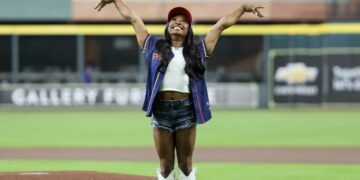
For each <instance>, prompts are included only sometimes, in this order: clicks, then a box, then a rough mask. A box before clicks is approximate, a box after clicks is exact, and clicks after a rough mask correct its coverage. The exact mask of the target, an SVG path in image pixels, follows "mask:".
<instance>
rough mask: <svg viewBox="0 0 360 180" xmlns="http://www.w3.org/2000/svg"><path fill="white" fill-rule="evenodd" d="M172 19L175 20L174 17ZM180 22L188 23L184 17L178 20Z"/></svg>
mask: <svg viewBox="0 0 360 180" xmlns="http://www.w3.org/2000/svg"><path fill="white" fill-rule="evenodd" d="M171 20H172V21H176V18H172V19H171ZM180 21H181V22H184V23H188V22H187V21H186V20H185V19H182V20H180Z"/></svg>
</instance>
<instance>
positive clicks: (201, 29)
mask: <svg viewBox="0 0 360 180" xmlns="http://www.w3.org/2000/svg"><path fill="white" fill-rule="evenodd" d="M146 27H147V29H148V31H149V32H150V33H151V34H154V35H162V34H163V32H164V27H165V26H164V25H147V26H146ZM210 28H211V25H194V32H195V34H197V35H205V34H206V33H207V32H209V30H210ZM78 34H79V35H134V34H135V32H134V30H133V28H132V26H131V25H0V35H78ZM275 34H285V35H301V34H305V35H321V34H360V23H327V24H281V25H234V26H232V27H231V28H229V29H227V30H226V31H225V32H224V33H223V35H275Z"/></svg>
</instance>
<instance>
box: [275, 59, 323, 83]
mask: <svg viewBox="0 0 360 180" xmlns="http://www.w3.org/2000/svg"><path fill="white" fill-rule="evenodd" d="M318 74H319V70H318V69H317V68H316V67H307V66H306V65H305V64H304V63H289V64H287V65H286V66H285V67H279V68H278V69H277V70H276V73H275V80H276V81H278V82H286V83H287V84H304V83H306V82H313V81H315V80H316V77H317V76H318Z"/></svg>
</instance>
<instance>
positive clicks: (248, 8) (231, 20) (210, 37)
mask: <svg viewBox="0 0 360 180" xmlns="http://www.w3.org/2000/svg"><path fill="white" fill-rule="evenodd" d="M262 8H264V7H263V6H257V5H249V4H244V5H242V6H241V7H239V8H237V9H236V10H234V11H233V12H231V13H230V14H227V15H225V16H224V17H222V18H221V19H220V20H219V21H218V22H217V23H216V24H215V25H214V26H213V27H212V28H211V29H210V31H209V32H208V34H207V35H206V37H205V44H206V52H207V54H208V55H210V54H212V52H213V51H214V49H215V46H216V43H217V41H218V39H219V38H220V36H221V33H222V32H223V31H224V30H225V29H227V28H229V27H231V26H232V25H234V24H235V23H236V22H237V21H238V20H239V18H240V17H241V16H242V15H243V14H244V13H246V12H251V13H254V14H256V15H257V16H258V17H259V18H263V17H264V16H263V15H262V14H261V13H260V11H259V9H262Z"/></svg>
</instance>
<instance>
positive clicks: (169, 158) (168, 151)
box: [154, 128, 175, 178]
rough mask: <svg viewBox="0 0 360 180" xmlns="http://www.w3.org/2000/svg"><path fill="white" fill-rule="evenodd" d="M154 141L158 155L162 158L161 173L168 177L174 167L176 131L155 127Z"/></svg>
mask: <svg viewBox="0 0 360 180" xmlns="http://www.w3.org/2000/svg"><path fill="white" fill-rule="evenodd" d="M154 141H155V146H156V150H157V153H158V156H159V158H160V167H161V174H162V176H163V177H165V178H166V177H168V175H169V174H170V173H171V171H172V170H173V169H174V162H175V152H174V151H175V142H174V133H172V132H170V131H169V130H164V129H161V128H154Z"/></svg>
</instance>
